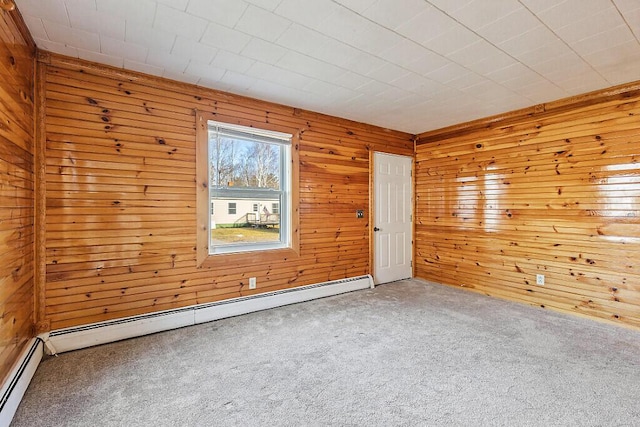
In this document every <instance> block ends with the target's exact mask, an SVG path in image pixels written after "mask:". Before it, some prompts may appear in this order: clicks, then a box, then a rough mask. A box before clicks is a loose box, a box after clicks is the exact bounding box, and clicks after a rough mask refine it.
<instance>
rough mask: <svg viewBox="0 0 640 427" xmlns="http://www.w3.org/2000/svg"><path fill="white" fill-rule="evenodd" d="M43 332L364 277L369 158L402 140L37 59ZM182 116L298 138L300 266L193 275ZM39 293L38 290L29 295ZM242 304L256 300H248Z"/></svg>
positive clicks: (191, 145) (190, 171)
mask: <svg viewBox="0 0 640 427" xmlns="http://www.w3.org/2000/svg"><path fill="white" fill-rule="evenodd" d="M40 60H41V61H42V62H43V63H45V64H46V67H45V68H46V83H45V86H46V99H45V103H46V123H45V126H46V128H45V129H46V147H47V148H46V207H47V209H46V257H45V258H44V259H43V260H44V262H46V281H45V282H44V283H42V284H40V286H41V288H42V289H41V292H39V295H38V298H39V299H40V300H41V301H42V302H43V303H44V304H43V308H42V312H41V313H39V317H41V319H40V320H42V321H43V322H44V323H43V324H47V322H48V323H49V324H48V327H49V328H51V329H58V328H62V327H67V326H73V325H80V324H86V323H89V322H95V321H102V320H107V319H113V318H118V317H123V316H129V315H135V314H140V313H146V312H151V311H156V310H163V309H170V308H175V307H181V306H187V305H192V304H197V303H203V302H209V301H215V300H220V299H225V298H232V297H238V296H241V295H247V294H249V293H250V291H249V290H248V286H247V281H248V277H251V276H256V277H257V280H258V289H257V290H256V291H255V292H265V291H270V290H275V289H282V288H287V287H294V286H301V285H306V284H311V283H317V282H323V281H326V280H334V279H340V278H346V277H351V276H358V275H363V274H368V273H370V265H369V228H368V221H367V220H366V219H357V218H356V212H355V211H356V209H365V210H366V211H367V212H368V207H369V154H370V153H371V152H372V151H374V150H375V151H384V152H391V153H397V154H405V155H412V154H413V142H412V139H411V138H412V137H411V135H408V134H403V133H399V132H392V131H388V130H384V129H380V128H376V127H372V126H368V125H363V124H359V123H355V122H350V121H347V120H343V119H338V118H333V117H328V116H323V115H320V114H314V113H310V112H306V111H300V110H297V109H293V108H289V107H284V106H280V105H274V104H270V103H266V102H261V101H256V100H252V99H248V98H242V97H239V96H232V95H229V94H225V93H221V92H216V91H212V90H205V89H201V88H197V87H195V86H190V85H186V84H178V83H173V82H169V81H165V80H161V79H156V78H151V77H145V76H143V75H140V74H136V73H129V72H125V71H122V70H115V69H112V68H108V67H102V66H97V65H92V64H90V63H86V62H81V61H76V60H71V59H69V58H64V57H60V56H55V55H51V56H49V55H43V57H42V58H41V59H40ZM194 109H198V110H202V111H205V112H212V113H216V114H217V115H219V116H220V117H221V118H222V119H224V118H227V119H233V118H250V119H253V120H257V121H260V122H280V123H286V124H287V125H293V126H295V127H297V128H299V129H302V130H303V132H302V135H301V139H300V181H299V182H300V254H301V255H300V258H298V259H293V260H286V261H284V260H283V261H281V262H276V263H267V264H259V263H258V264H256V263H252V262H251V260H250V259H247V262H246V263H239V264H237V265H226V266H223V267H221V268H216V269H197V268H196V253H195V245H196V212H195V203H196V190H195V183H194V179H195V170H196V167H195V166H196V165H195V115H194ZM39 289H40V288H39ZM251 292H254V291H251Z"/></svg>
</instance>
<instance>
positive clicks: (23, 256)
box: [0, 11, 35, 381]
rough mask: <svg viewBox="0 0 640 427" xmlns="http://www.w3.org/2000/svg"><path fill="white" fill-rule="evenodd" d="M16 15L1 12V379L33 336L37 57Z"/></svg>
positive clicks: (1, 379)
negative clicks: (35, 59)
mask: <svg viewBox="0 0 640 427" xmlns="http://www.w3.org/2000/svg"><path fill="white" fill-rule="evenodd" d="M24 28H26V27H25V25H24V22H22V18H21V17H20V15H19V14H18V12H17V11H13V12H4V11H0V259H1V260H2V263H1V265H0V308H1V310H2V315H1V316H0V381H4V380H5V379H6V376H7V374H8V372H9V370H10V369H11V367H12V365H13V364H14V363H15V362H16V360H17V358H18V355H19V354H20V352H21V351H22V349H23V348H24V346H25V344H26V343H27V342H28V340H29V339H31V338H32V337H33V336H34V327H33V326H34V306H33V303H34V276H33V270H34V250H33V242H34V227H33V216H34V178H33V173H34V114H35V112H34V97H35V93H34V87H35V85H34V64H35V62H34V58H35V47H34V45H33V41H32V40H31V39H30V38H26V37H25V35H24V34H25V33H24Z"/></svg>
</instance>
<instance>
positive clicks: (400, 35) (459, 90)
mask: <svg viewBox="0 0 640 427" xmlns="http://www.w3.org/2000/svg"><path fill="white" fill-rule="evenodd" d="M331 1H332V2H333V3H335V4H336V5H338V6H340V7H343V8H345V9H347V10H349V11H351V12H353V13H355V14H357V15H358V16H361V17H362V18H363V19H366V20H367V21H369V22H371V23H372V24H374V25H377V26H379V27H382V28H384V29H386V30H388V31H390V32H392V33H394V34H395V35H397V36H398V37H401V38H402V39H404V40H407V41H410V42H413V43H416V44H417V45H419V46H422V47H423V48H424V49H426V50H428V51H429V52H431V53H433V54H434V55H437V56H439V57H440V58H442V59H444V60H446V61H449V62H451V63H454V64H457V65H459V66H460V67H461V68H464V69H465V70H467V71H468V72H470V73H473V74H474V75H476V76H478V77H481V78H483V79H487V80H489V81H491V82H493V83H495V84H497V85H499V86H500V87H502V88H504V89H505V90H507V91H509V92H511V93H513V94H514V95H515V96H520V97H522V98H525V99H528V100H529V101H531V102H534V103H535V101H533V100H532V99H530V98H528V97H527V96H524V95H521V94H519V93H517V92H514V91H513V90H511V89H509V88H507V87H505V86H503V85H502V84H500V83H498V82H497V81H495V80H493V79H492V78H490V77H488V76H485V75H483V74H479V73H477V72H475V71H474V70H471V69H469V68H468V67H466V66H464V65H462V64H459V63H458V62H456V61H453V60H452V59H450V58H447V57H446V56H444V55H442V54H440V53H439V52H436V51H434V50H433V49H431V48H429V47H428V46H425V45H424V44H422V43H419V42H417V41H416V40H412V39H410V38H408V37H406V36H404V35H403V34H400V33H398V32H397V31H395V30H393V29H391V28H388V27H385V26H383V25H381V24H379V23H377V22H375V21H373V20H371V19H370V18H368V17H366V16H364V15H362V14H360V13H358V12H357V11H355V10H353V9H351V8H349V7H347V6H345V5H343V4H341V3H338V2H337V1H336V0H331ZM427 3H429V4H430V5H431V6H432V7H434V8H435V9H437V10H439V11H440V12H442V13H444V14H445V15H447V16H448V17H449V18H451V19H452V20H454V21H456V22H458V23H459V24H460V25H462V26H463V27H464V28H467V29H468V30H469V31H471V32H473V33H474V34H475V35H477V36H478V37H480V38H481V39H482V40H484V41H486V42H487V43H490V44H491V45H492V46H495V45H494V44H493V43H491V42H489V41H488V40H486V39H485V38H484V37H482V36H481V35H479V34H477V33H476V32H475V31H473V30H471V29H470V28H468V27H467V26H466V25H464V24H462V23H461V22H459V21H458V20H457V19H455V18H454V17H452V16H451V15H449V14H448V13H446V12H445V11H443V10H441V9H440V8H438V7H437V6H435V5H433V4H432V3H430V2H428V1H427ZM299 25H301V26H303V27H304V28H307V29H309V30H311V31H315V32H317V31H316V30H314V29H312V28H308V27H307V26H305V25H302V24H299ZM325 36H327V37H329V38H331V39H333V40H337V41H341V40H338V39H335V38H333V37H331V36H328V35H326V34H325ZM345 44H347V45H349V46H351V47H353V48H354V49H357V50H359V51H361V52H363V53H365V54H369V55H371V54H370V53H369V52H366V51H363V50H362V49H360V48H358V47H356V46H353V45H351V44H349V43H345ZM495 47H496V49H499V50H500V51H501V52H503V53H505V54H506V55H508V56H509V57H510V58H511V59H513V60H514V61H516V62H520V61H518V60H517V59H516V58H514V57H513V56H511V55H509V54H508V53H507V52H504V51H503V50H502V49H500V48H498V47H497V46H495ZM374 56H375V55H374ZM376 58H380V57H379V56H376ZM380 59H382V60H383V61H385V62H388V63H392V62H390V61H388V60H386V59H384V58H380ZM394 65H396V66H398V67H399V68H402V69H403V70H405V71H407V72H409V73H414V72H413V71H412V70H409V69H408V68H405V67H403V66H401V65H398V64H394ZM523 65H524V64H523ZM527 68H528V67H527ZM532 71H533V70H532ZM534 72H535V71H534ZM356 74H359V73H356ZM415 74H418V73H415ZM536 74H538V75H540V74H539V73H536ZM418 75H420V76H421V77H423V78H425V79H427V80H429V81H431V82H433V83H435V84H438V85H442V86H445V87H447V88H448V89H449V90H453V91H456V92H459V93H460V94H462V95H464V96H468V94H467V93H466V92H463V91H462V90H461V89H458V88H455V87H451V86H448V85H447V84H446V83H440V82H439V81H437V80H433V79H431V78H429V77H427V76H424V75H421V74H418ZM363 77H367V76H363ZM540 77H542V78H543V79H545V80H547V79H546V78H545V77H544V76H542V75H540ZM374 80H375V79H374ZM376 81H378V80H376ZM547 81H548V80H547ZM381 83H386V84H388V83H387V82H381ZM550 83H552V82H550ZM552 84H553V83H552ZM554 86H555V84H554ZM394 87H396V86H394ZM558 89H560V90H563V89H562V88H558ZM412 93H415V92H412ZM416 95H417V94H416ZM476 99H477V98H476ZM478 100H479V99H478ZM479 101H480V100H479Z"/></svg>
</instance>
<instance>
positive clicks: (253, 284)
mask: <svg viewBox="0 0 640 427" xmlns="http://www.w3.org/2000/svg"><path fill="white" fill-rule="evenodd" d="M256 286H257V281H256V278H255V277H250V278H249V289H255V288H256Z"/></svg>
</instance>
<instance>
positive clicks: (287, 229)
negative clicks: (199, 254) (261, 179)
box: [207, 120, 293, 255]
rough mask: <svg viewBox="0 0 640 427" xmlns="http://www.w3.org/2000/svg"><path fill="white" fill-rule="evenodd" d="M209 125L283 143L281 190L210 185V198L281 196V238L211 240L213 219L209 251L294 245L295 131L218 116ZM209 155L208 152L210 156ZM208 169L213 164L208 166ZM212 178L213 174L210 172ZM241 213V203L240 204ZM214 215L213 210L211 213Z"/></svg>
mask: <svg viewBox="0 0 640 427" xmlns="http://www.w3.org/2000/svg"><path fill="white" fill-rule="evenodd" d="M207 128H208V130H209V131H211V130H215V131H216V132H218V133H220V134H223V135H227V136H229V135H231V136H233V135H236V136H238V138H244V139H250V140H252V141H255V142H258V143H267V144H272V145H278V146H279V147H280V165H279V166H280V167H279V170H280V179H279V181H280V190H277V191H276V190H272V189H243V188H236V187H221V188H216V187H214V186H209V198H210V200H212V201H213V200H215V199H216V198H219V199H224V198H227V199H228V198H229V196H233V195H237V196H238V197H240V195H241V194H242V193H244V194H245V195H244V196H242V198H245V199H249V198H251V199H254V200H255V199H264V200H269V199H271V198H273V197H275V196H278V200H279V203H278V205H279V207H280V210H279V218H280V224H279V231H280V232H279V241H277V242H275V241H271V242H251V243H235V244H224V245H215V244H214V243H213V242H212V241H211V240H212V238H211V236H212V233H211V229H212V227H211V221H212V220H210V221H209V224H208V237H209V245H208V246H209V255H216V254H228V253H242V252H254V251H268V250H275V249H284V248H290V247H291V244H292V235H291V234H292V233H291V230H292V227H291V222H292V215H291V209H290V206H291V205H292V201H291V195H292V170H291V150H292V138H293V135H291V134H287V133H283V132H276V131H271V130H265V129H257V128H255V127H248V126H241V125H233V124H229V123H221V122H217V121H214V120H208V121H207ZM208 150H209V141H207V153H208ZM208 158H209V155H208V154H207V159H208ZM207 170H210V168H208V167H207ZM209 182H211V177H210V176H209ZM236 215H237V205H236ZM209 217H210V218H212V214H211V213H210V214H209Z"/></svg>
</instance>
